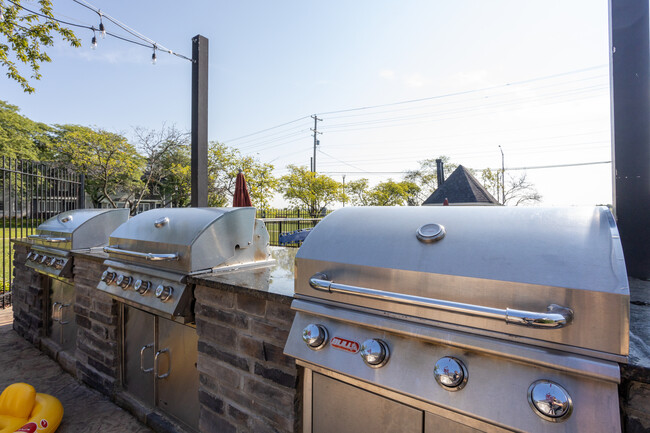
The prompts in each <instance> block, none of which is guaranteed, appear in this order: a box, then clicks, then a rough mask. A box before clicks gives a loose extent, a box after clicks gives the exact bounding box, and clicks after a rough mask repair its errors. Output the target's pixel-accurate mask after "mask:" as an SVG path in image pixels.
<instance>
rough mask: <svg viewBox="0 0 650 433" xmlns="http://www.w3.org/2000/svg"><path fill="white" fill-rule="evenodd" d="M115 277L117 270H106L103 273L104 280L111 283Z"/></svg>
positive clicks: (108, 283)
mask: <svg viewBox="0 0 650 433" xmlns="http://www.w3.org/2000/svg"><path fill="white" fill-rule="evenodd" d="M114 279H115V272H109V271H104V273H103V274H102V281H103V282H105V283H106V284H107V285H110V284H111V283H112V282H113V280H114Z"/></svg>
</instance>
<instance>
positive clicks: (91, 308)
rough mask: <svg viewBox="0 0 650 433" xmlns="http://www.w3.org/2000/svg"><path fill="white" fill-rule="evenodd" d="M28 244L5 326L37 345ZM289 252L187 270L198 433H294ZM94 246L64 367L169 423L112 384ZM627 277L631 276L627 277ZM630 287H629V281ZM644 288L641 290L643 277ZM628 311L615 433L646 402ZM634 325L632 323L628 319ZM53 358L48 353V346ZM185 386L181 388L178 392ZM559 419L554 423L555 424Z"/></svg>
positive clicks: (165, 427)
mask: <svg viewBox="0 0 650 433" xmlns="http://www.w3.org/2000/svg"><path fill="white" fill-rule="evenodd" d="M28 252H29V243H28V242H19V243H16V244H15V255H16V256H15V263H16V277H17V278H16V286H15V287H14V297H13V299H14V312H15V315H16V321H15V323H14V328H15V329H16V330H17V331H18V332H19V333H20V334H21V335H23V336H24V337H25V338H27V339H28V340H30V341H32V342H33V343H34V344H35V345H36V346H37V347H41V348H42V350H46V348H45V347H43V346H42V345H41V344H40V337H39V331H38V327H39V326H41V327H42V326H43V324H42V323H40V324H39V320H38V319H37V316H38V314H37V311H38V305H39V302H40V301H39V297H40V299H41V300H42V297H43V296H44V293H42V290H41V292H38V290H37V289H36V286H37V285H38V284H37V283H36V282H37V281H38V279H39V278H40V277H39V275H38V274H37V273H36V272H34V271H33V270H31V269H29V268H26V267H25V266H24V265H23V263H24V258H25V256H26V255H27V253H28ZM295 252H296V250H295V249H288V250H287V249H273V251H272V253H273V257H274V258H275V259H276V261H277V263H276V264H275V265H273V266H271V267H269V268H266V269H255V270H239V271H232V272H228V273H223V274H221V275H201V276H192V277H189V281H188V283H190V284H194V285H195V291H194V293H195V298H196V302H195V305H194V311H195V319H196V321H195V323H196V330H197V334H198V343H197V346H198V347H197V349H198V359H197V370H198V373H199V387H198V391H197V393H198V400H199V402H200V417H199V430H200V431H202V432H216V431H219V432H221V431H224V432H229V431H232V432H235V431H237V432H245V431H255V432H258V431H259V432H264V431H280V432H300V431H302V420H301V419H300V416H301V415H300V414H301V413H302V407H301V405H302V401H303V397H302V396H301V395H300V391H299V389H301V388H302V386H301V383H300V382H301V380H302V369H301V368H299V367H298V368H297V367H296V366H295V363H294V360H293V359H291V358H288V357H286V356H284V355H282V348H283V346H284V343H285V342H286V339H287V335H288V332H289V328H290V326H291V322H292V321H293V317H294V313H293V312H292V311H291V309H290V303H291V302H292V300H293V287H294V286H293V285H294V282H293V257H292V256H291V255H290V254H278V253H294V254H295ZM106 257H107V255H106V254H104V253H75V268H74V283H75V288H76V301H77V304H76V305H77V307H75V314H76V320H77V323H78V325H79V328H78V337H79V338H78V339H77V341H78V343H77V351H76V354H77V364H76V370H75V371H73V374H76V376H77V377H78V378H79V379H80V380H81V381H83V382H84V383H86V384H88V385H89V386H91V387H93V388H96V389H99V390H100V391H102V392H103V393H105V394H107V395H109V396H110V397H112V398H113V399H114V400H115V401H116V402H117V403H118V404H120V405H122V406H124V407H127V408H130V409H131V411H132V412H134V413H135V414H136V415H138V417H139V418H140V419H141V420H142V421H144V422H145V423H146V424H148V425H150V426H151V427H152V428H153V429H154V430H157V431H174V430H175V426H174V425H173V423H170V422H169V420H168V419H166V418H165V417H162V416H160V412H159V411H152V410H151V408H146V407H142V406H138V405H137V403H135V402H133V400H132V399H129V398H128V396H125V394H124V392H123V390H122V389H121V385H120V371H119V356H120V354H119V351H120V344H119V338H120V336H119V335H120V333H119V326H118V324H119V323H120V321H119V320H120V318H119V314H120V305H119V304H120V303H119V302H117V301H115V300H113V299H112V298H110V297H109V296H107V295H106V294H105V293H102V292H100V291H98V290H96V288H95V287H96V285H97V282H98V281H99V276H100V275H101V274H102V272H103V271H104V270H105V267H104V266H103V261H104V260H105V259H106ZM631 283H632V282H631ZM630 285H631V286H633V284H630ZM642 286H643V287H644V288H645V290H644V293H646V294H647V293H648V287H647V284H645V283H643V284H642ZM631 292H632V295H633V296H632V300H633V302H634V303H635V307H637V308H638V309H644V310H647V309H648V308H650V307H648V306H647V305H648V304H650V303H648V302H647V297H644V298H643V299H641V298H636V299H637V300H635V297H634V294H635V290H634V289H633V290H632V291H631ZM640 313H641V314H638V315H635V314H632V317H631V322H632V323H631V326H630V328H631V329H634V330H635V331H636V330H638V331H639V334H637V335H636V338H631V339H630V340H631V341H630V353H631V354H632V353H635V354H638V355H639V356H640V358H637V357H630V364H628V365H622V366H621V367H622V369H621V376H622V378H623V383H622V385H620V387H619V389H620V394H621V409H622V413H623V414H624V415H625V416H624V417H623V419H622V420H621V424H622V427H623V431H626V432H641V431H648V430H647V428H648V421H649V419H648V418H649V413H650V408H649V407H648V406H649V401H648V399H647V398H645V396H647V395H648V394H649V393H650V383H649V382H650V374H649V371H650V368H649V367H648V366H649V365H650V363H649V360H648V357H647V356H646V357H645V358H644V357H643V354H644V353H645V351H647V347H646V346H644V345H641V346H638V343H637V341H638V340H641V341H644V340H645V341H650V335H648V334H650V333H646V334H642V333H641V332H643V329H646V330H647V329H648V326H647V323H646V325H645V326H643V324H642V323H638V322H641V321H643V320H644V319H643V317H645V322H647V317H648V315H647V314H643V313H642V312H640ZM637 325H638V326H637ZM50 355H51V356H53V357H56V354H52V353H50ZM187 392H190V390H189V389H188V391H187ZM557 425H559V426H561V425H562V424H557Z"/></svg>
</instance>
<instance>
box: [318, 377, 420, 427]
mask: <svg viewBox="0 0 650 433" xmlns="http://www.w3.org/2000/svg"><path fill="white" fill-rule="evenodd" d="M312 395H313V397H312V398H313V399H312V404H313V406H312V416H313V420H312V421H313V423H312V425H313V429H312V431H313V432H314V433H333V432H335V433H348V432H349V433H377V432H401V433H410V432H413V433H416V432H417V433H422V429H423V418H424V415H423V413H422V411H421V410H419V409H415V408H412V407H410V406H406V405H405V404H402V403H399V402H397V401H394V400H390V399H387V398H385V397H382V396H380V395H377V394H373V393H370V392H368V391H366V390H363V389H361V388H357V387H354V386H352V385H348V384H347V383H344V382H341V381H338V380H335V379H331V378H329V377H326V376H323V375H321V374H318V373H314V376H313V394H312Z"/></svg>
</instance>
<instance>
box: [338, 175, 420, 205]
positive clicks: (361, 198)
mask: <svg viewBox="0 0 650 433" xmlns="http://www.w3.org/2000/svg"><path fill="white" fill-rule="evenodd" d="M368 185H369V183H368V179H365V178H362V179H359V180H355V181H352V182H349V183H348V184H347V185H346V186H345V193H346V198H347V199H348V200H349V201H350V203H352V205H354V206H404V205H405V204H408V205H410V199H412V198H413V197H414V196H416V195H417V193H418V192H419V188H418V186H417V185H415V184H414V183H413V182H409V181H402V182H395V181H394V180H393V179H388V180H387V181H385V182H380V183H378V184H377V185H375V186H374V187H372V188H369V186H368ZM418 204H419V203H418Z"/></svg>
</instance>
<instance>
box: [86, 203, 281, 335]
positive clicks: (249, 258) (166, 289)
mask: <svg viewBox="0 0 650 433" xmlns="http://www.w3.org/2000/svg"><path fill="white" fill-rule="evenodd" d="M268 240H269V236H268V232H267V231H266V228H265V227H264V223H263V222H261V221H259V220H255V209H254V208H176V209H169V208H164V209H154V210H150V211H147V212H143V213H141V214H139V215H137V216H135V217H133V218H131V219H130V220H129V221H128V222H127V223H126V224H124V225H122V226H120V227H119V228H118V229H117V230H115V231H114V232H113V233H112V234H111V236H110V240H109V244H110V245H109V246H107V247H104V251H105V252H107V253H108V255H109V259H108V260H106V261H105V262H104V264H105V265H107V266H108V269H107V270H106V272H104V274H103V275H102V277H101V282H100V283H99V285H98V286H97V288H98V289H99V290H102V291H104V292H107V293H109V294H110V295H111V296H113V297H115V298H116V299H118V300H120V301H122V302H124V303H126V304H129V305H133V306H135V307H138V308H141V309H143V310H147V311H150V312H152V313H154V314H158V315H161V316H164V317H167V318H170V319H173V320H176V321H182V322H185V323H187V322H191V321H193V312H192V308H191V303H192V293H191V289H190V290H188V288H187V285H186V284H185V280H186V278H187V276H188V275H195V274H201V273H207V272H218V271H225V270H228V269H231V268H241V267H245V266H259V265H264V264H269V263H270V262H271V261H270V258H269V257H270V255H269V252H268Z"/></svg>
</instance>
